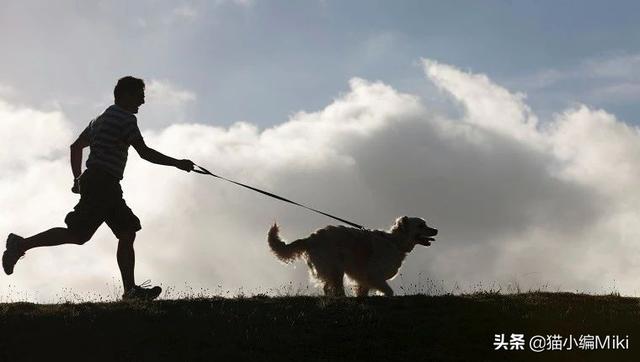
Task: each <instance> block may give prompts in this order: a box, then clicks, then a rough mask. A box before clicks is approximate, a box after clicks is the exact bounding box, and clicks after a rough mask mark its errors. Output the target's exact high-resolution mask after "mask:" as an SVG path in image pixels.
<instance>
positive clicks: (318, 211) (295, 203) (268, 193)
mask: <svg viewBox="0 0 640 362" xmlns="http://www.w3.org/2000/svg"><path fill="white" fill-rule="evenodd" d="M194 166H196V167H197V168H199V170H198V169H195V168H194V169H193V172H196V173H199V174H203V175H209V176H213V177H215V178H219V179H221V180H225V181H227V182H231V183H233V184H236V185H238V186H242V187H245V188H248V189H249V190H253V191H256V192H259V193H261V194H263V195H267V196H269V197H273V198H274V199H278V200H280V201H284V202H288V203H290V204H293V205H296V206H300V207H303V208H305V209H307V210H310V211H313V212H316V213H318V214H322V215H324V216H328V217H330V218H332V219H335V220H338V221H340V222H343V223H345V224H347V225H351V226H353V227H355V228H358V229H361V230H365V228H364V227H363V226H362V225H358V224H356V223H353V222H351V221H348V220H345V219H342V218H339V217H337V216H333V215H331V214H327V213H326V212H322V211H320V210H316V209H314V208H311V207H308V206H305V205H302V204H299V203H297V202H295V201H291V200H289V199H285V198H284V197H282V196H278V195H275V194H272V193H270V192H267V191H264V190H260V189H258V188H255V187H252V186H249V185H245V184H242V183H240V182H236V181H233V180H229V179H228V178H225V177H222V176H219V175H216V174H213V173H211V172H209V171H208V170H207V169H206V168H204V167H202V166H199V165H196V164H194Z"/></svg>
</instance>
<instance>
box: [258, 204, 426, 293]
mask: <svg viewBox="0 0 640 362" xmlns="http://www.w3.org/2000/svg"><path fill="white" fill-rule="evenodd" d="M278 230H279V228H278V225H277V224H274V225H273V226H272V227H271V230H269V236H268V239H267V240H268V242H269V246H270V248H271V250H272V251H273V253H274V254H275V255H276V256H277V257H278V258H279V259H280V260H282V261H283V262H285V263H288V262H291V261H293V260H295V259H297V258H298V257H300V256H304V257H305V259H306V260H307V265H309V268H310V270H311V273H312V275H313V276H314V277H315V278H316V279H318V280H319V281H320V282H322V283H323V284H324V288H323V289H324V293H325V295H330V296H344V295H345V294H344V285H343V277H344V274H347V275H348V276H349V278H351V279H352V280H354V281H355V282H356V283H357V285H356V295H357V296H366V295H367V294H368V293H369V290H371V289H374V290H379V291H380V292H382V293H383V294H384V295H386V296H392V295H393V290H392V289H391V287H390V286H389V284H387V280H388V279H391V278H393V277H394V276H395V275H396V274H397V273H398V269H400V266H401V265H402V262H403V260H404V258H405V257H406V256H407V254H408V253H409V252H411V250H413V248H414V247H415V245H416V244H420V245H424V246H430V245H431V242H432V241H434V240H435V239H434V238H433V236H435V235H437V234H438V230H436V229H433V228H431V227H429V226H427V223H426V222H425V221H424V220H423V219H421V218H418V217H408V216H404V217H401V218H398V219H397V220H396V222H395V224H394V225H393V226H392V227H391V228H390V229H389V231H381V230H360V229H356V228H352V227H345V226H327V227H325V228H323V229H320V230H317V231H316V232H314V233H313V234H311V235H309V236H308V237H306V238H304V239H299V240H296V241H294V242H292V243H290V244H285V243H284V242H283V241H282V240H281V239H280V236H279V235H278Z"/></svg>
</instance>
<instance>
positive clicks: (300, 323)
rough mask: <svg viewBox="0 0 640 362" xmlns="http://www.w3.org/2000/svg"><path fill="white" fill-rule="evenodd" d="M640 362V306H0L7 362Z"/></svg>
mask: <svg viewBox="0 0 640 362" xmlns="http://www.w3.org/2000/svg"><path fill="white" fill-rule="evenodd" d="M512 333H520V334H524V335H525V339H526V340H527V341H528V339H529V338H530V336H533V335H553V334H559V335H562V336H564V337H568V336H569V335H573V336H574V337H576V338H578V337H579V336H580V335H587V334H589V335H599V336H600V337H601V338H602V337H605V336H609V335H620V336H622V337H623V338H624V336H629V337H628V341H629V342H628V348H629V349H628V350H620V349H618V350H589V351H584V350H578V349H577V347H574V349H573V350H572V351H545V352H542V353H534V352H531V351H529V346H528V345H526V346H525V349H527V351H504V350H501V351H494V348H495V347H494V338H495V335H496V334H505V340H506V342H509V339H510V335H511V334H512ZM60 358H64V359H65V360H77V359H82V360H87V361H95V360H120V361H129V360H134V361H138V360H143V361H147V360H148V361H152V360H153V361H158V360H171V361H194V360H206V361H214V360H215V361H231V360H233V361H235V360H247V361H249V360H250V361H269V360H271V361H294V360H296V361H342V360H349V361H366V360H384V361H430V360H476V361H483V360H505V361H506V360H509V361H511V360H545V361H546V360H576V361H578V360H579V361H583V360H636V361H637V360H639V358H640V303H639V299H638V298H624V297H619V296H614V295H610V296H591V295H583V294H571V293H521V294H513V295H500V294H492V293H477V294H473V295H459V296H423V295H417V296H402V297H393V298H385V297H368V298H324V297H307V296H304V297H303V296H299V297H296V296H294V297H278V298H269V297H262V296H257V297H251V298H236V299H225V298H211V299H182V300H160V301H156V302H152V303H123V302H113V303H83V304H53V305H41V304H30V303H10V304H0V360H1V361H19V360H36V359H45V360H59V359H60Z"/></svg>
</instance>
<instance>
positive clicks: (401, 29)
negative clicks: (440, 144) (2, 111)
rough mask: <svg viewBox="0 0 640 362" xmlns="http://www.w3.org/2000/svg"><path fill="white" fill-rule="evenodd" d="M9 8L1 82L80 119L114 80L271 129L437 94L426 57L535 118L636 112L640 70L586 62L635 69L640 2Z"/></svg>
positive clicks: (0, 35) (193, 113) (215, 118)
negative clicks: (468, 74)
mask: <svg viewBox="0 0 640 362" xmlns="http://www.w3.org/2000/svg"><path fill="white" fill-rule="evenodd" d="M3 7H4V10H3V11H2V13H1V14H0V20H1V22H0V24H1V25H0V40H2V43H3V44H4V45H3V46H4V48H5V51H3V57H2V59H0V84H2V85H3V86H4V87H11V88H12V89H14V90H16V92H17V93H19V95H16V98H17V99H19V100H20V101H24V102H26V103H30V104H34V105H41V104H45V103H47V102H59V104H60V105H62V106H63V107H64V108H65V110H67V111H68V112H70V114H72V115H73V116H74V117H78V118H82V117H83V115H86V116H84V118H86V117H89V115H88V114H91V115H93V114H94V113H95V112H97V111H99V109H100V107H98V106H93V108H88V107H86V104H92V105H93V104H100V102H101V101H103V100H104V99H105V97H106V96H108V95H109V92H110V89H111V87H112V83H113V79H115V78H116V77H119V76H121V75H123V74H135V75H140V76H142V77H145V78H149V79H151V78H153V79H161V80H165V81H167V82H170V83H171V84H174V85H176V86H177V87H180V88H182V89H185V90H188V91H190V92H193V93H194V94H195V95H197V101H196V102H192V103H191V104H189V107H187V109H186V111H187V112H188V115H189V117H190V118H191V119H194V120H197V121H199V122H212V123H216V124H223V125H228V124H231V123H233V122H236V121H241V120H246V121H251V122H254V123H258V124H260V125H263V126H268V125H271V124H276V123H279V122H282V121H284V120H286V119H287V117H288V116H289V115H290V114H292V113H294V112H296V111H299V110H317V109H319V108H321V107H322V106H323V105H325V104H327V102H329V101H330V100H332V99H333V98H335V97H336V95H337V94H339V93H340V92H344V91H346V90H347V89H348V80H349V79H350V78H351V77H354V76H357V77H362V78H365V79H369V80H382V81H384V82H385V83H387V84H390V85H392V86H394V87H396V88H397V89H399V90H401V91H407V92H412V93H418V94H421V95H427V96H428V95H432V94H433V92H432V91H433V90H432V87H431V86H430V84H428V82H426V81H425V80H424V77H423V76H422V75H421V71H420V65H419V60H420V58H422V57H425V58H429V59H435V60H438V61H440V62H443V63H446V64H451V65H454V66H457V67H459V68H461V69H466V70H470V71H473V72H477V73H485V74H487V75H488V76H490V77H491V78H492V79H494V80H496V81H497V82H499V83H501V84H504V85H506V86H507V87H508V88H509V89H510V90H512V91H518V92H523V93H526V94H527V95H528V97H529V103H530V104H531V105H532V106H533V107H534V108H535V109H536V111H537V112H538V113H540V114H542V115H549V114H551V113H552V112H557V111H560V110H562V109H563V108H564V107H565V106H566V105H568V104H572V103H574V102H581V103H584V102H587V103H589V104H590V105H592V106H595V107H604V108H606V109H607V110H608V111H610V112H613V113H615V114H616V115H617V116H618V117H620V118H622V119H624V120H626V121H628V122H635V121H636V119H637V112H638V110H639V109H640V108H639V107H638V106H637V104H638V102H637V100H638V96H637V95H634V93H637V92H634V91H637V90H638V88H639V87H638V84H639V80H638V73H639V72H640V71H637V70H633V71H634V73H633V74H629V75H628V77H624V76H623V77H620V76H619V77H609V76H606V75H601V76H593V75H592V74H590V73H589V72H590V71H592V69H590V68H589V69H587V68H588V67H586V66H585V63H589V64H592V63H593V64H595V65H596V66H597V64H599V62H607V61H610V60H612V59H613V60H615V59H622V61H623V62H624V59H625V57H626V58H629V57H631V58H632V59H631V60H629V59H627V63H630V64H631V65H634V64H635V65H637V63H638V60H637V58H633V56H636V55H637V54H638V53H639V49H638V47H640V42H639V41H638V39H640V26H638V23H637V19H636V18H635V16H636V14H637V13H638V10H640V9H639V7H640V5H639V4H637V3H635V2H632V1H616V2H601V1H580V2H575V1H502V0H500V1H393V2H391V1H330V0H327V1H261V0H246V1H231V0H227V1H225V0H218V1H184V2H175V1H157V0H145V1H139V2H135V3H131V2H125V1H101V2H86V3H85V2H77V1H62V2H56V3H55V4H53V3H48V2H39V1H8V2H4V3H3ZM634 59H635V60H634ZM634 61H635V63H634ZM549 74H553V75H554V77H553V79H552V80H551V81H550V80H549ZM541 79H542V80H541ZM542 83H544V84H543V85H542ZM614 85H618V88H616V89H614V90H609V91H608V92H604V94H601V93H603V92H597V90H598V89H602V88H604V87H611V86H614ZM620 85H625V86H624V87H622V88H621V87H620ZM624 90H626V92H625V91H624ZM629 93H631V94H629ZM107 100H108V99H107ZM77 121H78V122H84V120H82V121H81V120H80V119H78V120H77Z"/></svg>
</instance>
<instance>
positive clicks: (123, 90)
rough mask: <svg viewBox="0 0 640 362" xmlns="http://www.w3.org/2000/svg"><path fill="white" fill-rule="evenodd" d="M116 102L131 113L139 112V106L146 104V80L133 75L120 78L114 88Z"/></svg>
mask: <svg viewBox="0 0 640 362" xmlns="http://www.w3.org/2000/svg"><path fill="white" fill-rule="evenodd" d="M113 97H114V99H115V103H116V104H117V105H118V106H120V107H122V108H124V109H126V110H127V111H129V112H131V113H138V108H140V106H141V105H143V104H144V81H143V80H142V79H139V78H135V77H132V76H126V77H124V78H120V79H119V80H118V84H116V87H115V88H114V89H113Z"/></svg>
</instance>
